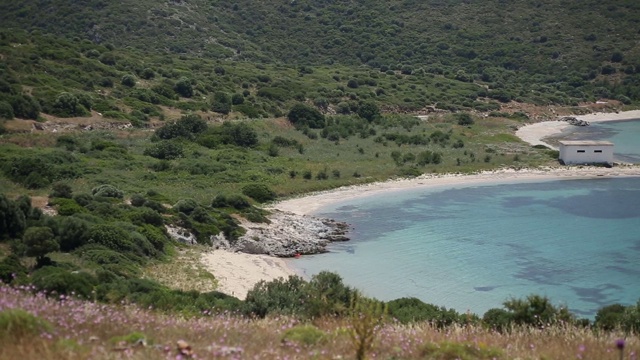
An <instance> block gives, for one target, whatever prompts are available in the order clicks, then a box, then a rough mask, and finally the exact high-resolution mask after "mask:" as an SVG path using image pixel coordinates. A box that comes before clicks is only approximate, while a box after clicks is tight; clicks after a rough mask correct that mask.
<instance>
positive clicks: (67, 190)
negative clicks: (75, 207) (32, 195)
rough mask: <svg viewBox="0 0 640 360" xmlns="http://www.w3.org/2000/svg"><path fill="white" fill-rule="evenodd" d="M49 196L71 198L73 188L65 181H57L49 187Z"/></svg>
mask: <svg viewBox="0 0 640 360" xmlns="http://www.w3.org/2000/svg"><path fill="white" fill-rule="evenodd" d="M49 197H51V198H65V199H71V198H72V197H73V189H71V185H69V184H67V183H65V182H57V183H55V184H53V186H52V187H51V194H49Z"/></svg>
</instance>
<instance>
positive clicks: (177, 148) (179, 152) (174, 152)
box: [144, 141, 184, 160]
mask: <svg viewBox="0 0 640 360" xmlns="http://www.w3.org/2000/svg"><path fill="white" fill-rule="evenodd" d="M183 154H184V151H183V149H182V145H180V144H178V143H175V142H171V141H161V142H159V143H157V144H154V145H152V146H150V147H148V148H147V149H145V150H144V155H147V156H151V157H154V158H156V159H161V160H173V159H177V158H180V157H182V156H183Z"/></svg>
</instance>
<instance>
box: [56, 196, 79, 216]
mask: <svg viewBox="0 0 640 360" xmlns="http://www.w3.org/2000/svg"><path fill="white" fill-rule="evenodd" d="M49 204H51V205H53V206H55V207H56V209H57V211H58V215H62V216H71V215H73V214H78V213H83V212H87V209H85V208H84V207H82V206H80V205H79V204H78V203H77V202H76V201H75V200H73V199H64V198H54V199H53V200H51V201H49Z"/></svg>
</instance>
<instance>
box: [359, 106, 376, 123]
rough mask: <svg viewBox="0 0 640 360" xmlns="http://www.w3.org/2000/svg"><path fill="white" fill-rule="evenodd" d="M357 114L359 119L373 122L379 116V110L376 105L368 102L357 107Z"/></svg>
mask: <svg viewBox="0 0 640 360" xmlns="http://www.w3.org/2000/svg"><path fill="white" fill-rule="evenodd" d="M357 113H358V116H360V117H361V118H363V119H366V120H367V121H369V122H372V121H373V120H375V119H376V118H377V117H379V116H380V109H379V108H378V105H376V104H375V103H374V102H372V101H368V102H365V103H363V104H362V105H360V106H359V107H358V111H357Z"/></svg>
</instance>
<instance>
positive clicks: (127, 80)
mask: <svg viewBox="0 0 640 360" xmlns="http://www.w3.org/2000/svg"><path fill="white" fill-rule="evenodd" d="M120 83H121V84H122V85H124V86H127V87H134V86H136V78H135V77H133V75H130V74H127V75H125V76H123V77H122V80H120Z"/></svg>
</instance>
